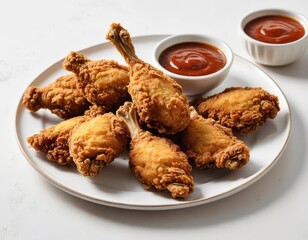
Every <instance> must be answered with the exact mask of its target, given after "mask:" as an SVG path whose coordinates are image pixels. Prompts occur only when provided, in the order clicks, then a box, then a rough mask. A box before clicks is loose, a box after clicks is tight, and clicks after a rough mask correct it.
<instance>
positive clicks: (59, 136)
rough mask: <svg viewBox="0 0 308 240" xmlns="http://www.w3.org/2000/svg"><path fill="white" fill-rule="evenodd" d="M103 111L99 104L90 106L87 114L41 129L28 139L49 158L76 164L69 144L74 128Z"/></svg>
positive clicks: (62, 163)
mask: <svg viewBox="0 0 308 240" xmlns="http://www.w3.org/2000/svg"><path fill="white" fill-rule="evenodd" d="M103 111H104V109H103V108H101V107H99V106H93V107H90V109H89V110H87V111H86V112H85V115H83V116H77V117H73V118H70V119H67V120H64V121H62V122H60V123H58V124H56V125H55V126H52V127H49V128H47V129H44V130H41V131H40V132H39V133H38V134H34V135H33V136H31V137H28V138H27V141H28V143H29V144H30V146H31V147H33V148H34V149H35V150H36V151H38V152H43V153H45V154H46V157H47V159H48V160H50V161H54V162H57V163H58V164H60V165H74V162H73V158H72V157H71V155H70V153H69V145H68V140H69V138H70V136H71V133H72V130H73V129H74V128H75V127H76V126H78V125H79V124H81V123H82V122H84V121H87V120H89V119H91V118H93V117H95V116H96V115H99V114H102V113H103Z"/></svg>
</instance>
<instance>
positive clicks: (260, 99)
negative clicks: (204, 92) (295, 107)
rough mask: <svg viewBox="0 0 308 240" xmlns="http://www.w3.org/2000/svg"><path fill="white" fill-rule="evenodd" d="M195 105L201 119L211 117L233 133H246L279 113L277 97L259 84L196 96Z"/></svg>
mask: <svg viewBox="0 0 308 240" xmlns="http://www.w3.org/2000/svg"><path fill="white" fill-rule="evenodd" d="M194 106H195V108H196V110H197V112H198V113H199V114H200V115H202V116H203V117H204V118H213V119H215V120H216V121H218V122H219V123H220V124H221V125H223V126H226V127H229V128H231V129H232V130H233V131H235V132H240V133H243V134H248V133H251V132H254V131H255V130H256V129H257V128H258V127H259V126H261V125H263V124H264V123H265V122H266V120H267V119H268V118H271V119H273V118H275V117H276V115H277V113H278V112H279V110H280V108H279V100H278V97H277V96H274V95H272V94H270V93H269V92H267V91H265V90H263V89H262V88H260V87H257V88H251V87H231V88H227V89H225V90H224V91H223V92H221V93H218V94H215V95H212V96H209V97H206V98H199V99H198V100H197V101H196V102H195V103H194Z"/></svg>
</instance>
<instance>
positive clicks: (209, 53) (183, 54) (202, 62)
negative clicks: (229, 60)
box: [158, 42, 226, 76]
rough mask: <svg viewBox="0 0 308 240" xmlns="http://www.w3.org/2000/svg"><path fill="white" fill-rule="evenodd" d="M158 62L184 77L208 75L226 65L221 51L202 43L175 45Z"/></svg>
mask: <svg viewBox="0 0 308 240" xmlns="http://www.w3.org/2000/svg"><path fill="white" fill-rule="evenodd" d="M158 61H159V63H160V64H161V65H162V66H163V67H164V68H165V69H167V70H168V71H170V72H173V73H176V74H180V75H184V76H202V75H208V74H211V73H214V72H217V71H219V70H220V69H222V68H223V67H224V66H225V65H226V57H225V55H224V54H223V53H222V51H221V50H220V49H218V48H217V47H214V46H212V45H209V44H205V43H200V42H184V43H178V44H175V45H173V46H171V47H169V48H167V49H165V50H164V51H163V52H162V53H161V55H160V56H159V59H158Z"/></svg>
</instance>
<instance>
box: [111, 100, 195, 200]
mask: <svg viewBox="0 0 308 240" xmlns="http://www.w3.org/2000/svg"><path fill="white" fill-rule="evenodd" d="M117 115H118V116H120V117H122V118H123V119H124V121H125V122H126V124H127V126H128V129H129V130H130V133H131V138H132V140H131V142H130V151H129V166H130V169H131V171H132V172H133V174H134V175H135V176H136V178H137V179H138V180H139V181H140V182H141V183H142V184H143V186H144V187H145V189H150V188H152V187H154V188H156V189H157V190H159V191H167V192H170V194H171V196H172V197H173V198H185V197H187V196H188V194H189V193H191V192H192V191H193V188H194V180H193V177H192V174H191V171H192V168H191V166H190V165H189V162H188V158H187V156H186V155H185V154H184V153H183V152H182V151H181V150H180V147H179V146H178V145H176V144H174V143H173V142H172V141H171V140H169V139H166V138H162V137H157V136H153V135H152V134H151V133H150V132H148V131H144V130H142V129H140V128H139V126H138V122H137V116H136V115H137V114H136V109H135V108H134V106H133V104H132V103H130V102H127V103H126V104H125V105H124V106H123V107H120V108H119V110H118V111H117Z"/></svg>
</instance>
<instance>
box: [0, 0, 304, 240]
mask: <svg viewBox="0 0 308 240" xmlns="http://www.w3.org/2000/svg"><path fill="white" fill-rule="evenodd" d="M263 8H284V9H290V10H294V11H297V12H300V13H302V14H303V15H305V16H306V17H308V1H306V0H293V1H290V0H283V1H282V0H279V1H276V0H258V1H246V0H243V1H241V0H232V1H229V0H228V1H227V0H225V1H223V0H215V1H207V0H190V1H187V0H186V1H184V0H168V1H166V0H155V1H152V0H148V1H145V0H144V1H142V0H140V1H137V0H121V1H120V0H101V1H99V0H89V1H82V0H77V1H76V0H75V1H73V0H70V1H64V0H61V1H60V0H48V1H35V0H27V1H21V0H20V1H16V0H0V126H1V127H0V128H1V132H0V161H1V165H0V192H1V193H0V239H1V240H2V239H3V240H6V239H75V240H78V239H87V240H90V239H124V238H126V239H147V240H150V239H224V238H225V239H308V227H307V224H308V207H307V203H308V187H307V183H308V164H307V161H308V153H307V149H306V146H307V136H308V122H307V119H308V111H307V103H308V97H307V90H308V52H306V53H305V55H304V56H303V57H302V58H301V59H300V60H299V61H297V62H296V63H294V64H292V65H289V66H285V67H264V66H260V65H259V67H260V68H262V69H263V70H264V71H266V72H267V73H268V74H269V75H270V76H271V77H272V78H273V79H274V80H275V82H276V83H277V84H278V85H279V86H280V88H281V89H282V91H283V92H284V94H285V96H286V98H287V99H288V101H289V104H290V108H291V114H292V120H293V126H292V134H291V137H290V141H289V144H288V146H287V148H286V150H285V152H284V154H283V155H282V157H281V158H280V160H279V161H278V163H277V164H276V165H275V166H274V168H273V169H272V170H271V171H270V172H269V173H268V174H267V175H265V176H264V177H263V178H262V179H260V180H259V181H258V182H256V183H255V184H253V185H252V186H250V187H249V188H247V189H245V190H243V191H241V192H239V193H237V194H235V195H233V196H231V197H228V198H225V199H223V200H219V201H217V202H214V203H210V204H206V205H202V206H198V207H193V208H186V209H181V210H172V211H171V210H170V211H132V210H123V209H117V208H111V207H105V206H101V205H97V204H94V203H90V202H87V201H84V200H81V199H78V198H76V197H73V196H71V195H69V194H67V193H65V192H62V191H61V190H59V189H57V188H56V187H54V186H52V185H51V184H49V183H48V182H47V181H46V180H45V179H44V178H43V177H42V176H41V175H39V174H38V173H37V172H36V171H35V170H34V169H33V168H32V167H31V165H30V164H29V163H28V162H27V161H26V159H25V158H24V156H23V155H22V153H21V151H20V150H19V147H18V144H17V140H16V137H15V123H14V117H15V113H16V107H17V104H18V101H19V99H20V97H21V96H22V94H23V91H24V90H25V89H26V87H27V86H28V85H29V84H30V83H31V82H32V80H33V79H34V78H35V77H36V76H37V75H39V74H40V73H41V72H42V71H44V70H45V69H46V68H48V67H49V66H50V65H52V64H53V63H54V62H56V61H58V60H59V59H62V58H63V57H64V56H66V55H67V53H68V52H69V51H71V50H76V51H77V50H80V49H83V48H86V47H89V46H92V45H95V44H99V43H101V42H104V41H105V34H106V32H107V30H108V28H109V25H110V24H111V23H112V22H120V23H122V24H123V26H125V28H127V29H128V30H129V31H130V32H131V35H132V36H139V35H148V34H174V33H192V32H195V33H208V34H211V35H216V36H218V37H220V38H222V39H223V40H225V41H226V42H227V43H228V44H229V45H230V46H231V47H232V49H233V51H234V52H235V53H236V54H239V55H240V56H243V57H245V58H247V59H249V57H248V56H247V54H246V53H245V52H244V50H243V48H242V45H241V42H240V38H239V35H238V29H237V28H238V23H239V21H240V19H241V17H242V16H243V15H245V14H247V13H249V12H251V11H254V10H258V9H263Z"/></svg>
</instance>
